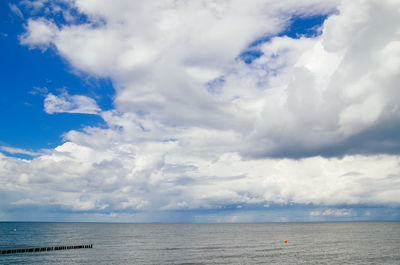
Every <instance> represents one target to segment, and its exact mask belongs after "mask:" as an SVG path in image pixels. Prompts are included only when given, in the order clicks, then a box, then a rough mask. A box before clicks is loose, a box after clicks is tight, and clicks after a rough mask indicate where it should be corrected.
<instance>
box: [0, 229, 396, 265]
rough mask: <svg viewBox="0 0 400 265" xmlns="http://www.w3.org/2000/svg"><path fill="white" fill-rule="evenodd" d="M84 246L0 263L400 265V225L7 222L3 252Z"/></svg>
mask: <svg viewBox="0 0 400 265" xmlns="http://www.w3.org/2000/svg"><path fill="white" fill-rule="evenodd" d="M285 240H287V243H285ZM83 244H93V248H82V249H69V250H58V251H46V252H33V253H16V254H3V255H2V254H0V264H96V265H99V264H182V265H183V264H400V222H332V223H325V222H323V223H256V224H253V223H251V224H119V223H118V224H116V223H25V222H0V250H3V249H16V248H31V247H52V246H68V245H83Z"/></svg>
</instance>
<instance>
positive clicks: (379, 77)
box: [0, 0, 400, 216]
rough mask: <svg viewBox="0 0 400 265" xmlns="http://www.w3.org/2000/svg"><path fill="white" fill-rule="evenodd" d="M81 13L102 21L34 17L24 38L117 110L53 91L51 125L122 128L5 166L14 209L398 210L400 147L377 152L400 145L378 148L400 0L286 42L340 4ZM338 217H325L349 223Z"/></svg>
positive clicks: (78, 136)
mask: <svg viewBox="0 0 400 265" xmlns="http://www.w3.org/2000/svg"><path fill="white" fill-rule="evenodd" d="M71 3H72V5H74V7H76V8H77V9H78V10H79V11H80V12H82V13H84V14H85V15H87V16H88V19H89V22H88V23H84V24H68V25H58V26H56V25H55V24H54V23H53V22H52V21H51V20H46V19H44V18H39V19H30V20H28V24H27V26H26V33H25V34H23V35H22V37H21V42H22V43H23V44H25V45H28V46H30V47H40V48H44V47H54V48H55V49H56V50H57V52H58V53H59V54H60V56H62V57H63V58H64V59H66V60H67V61H68V62H69V63H70V64H71V65H72V67H74V68H75V69H77V70H79V71H81V72H85V73H87V74H89V75H92V76H100V77H109V78H111V79H112V81H113V85H114V86H115V89H116V94H115V99H114V105H115V109H114V110H112V111H107V112H100V109H99V107H98V106H97V104H96V102H95V101H94V100H93V99H90V98H88V97H85V96H79V95H68V94H66V93H64V94H61V95H58V96H56V95H53V94H48V95H47V97H46V99H45V110H46V112H47V113H56V112H70V113H92V114H99V115H101V117H102V118H103V119H104V121H105V122H106V124H107V125H108V128H106V129H104V128H96V127H90V128H85V129H84V130H83V131H81V132H79V131H70V132H68V133H66V134H65V141H66V142H65V143H64V144H62V145H60V146H59V147H57V148H56V149H54V150H53V151H52V152H50V153H49V154H46V155H42V156H40V157H38V158H35V159H33V160H31V161H24V160H17V159H13V158H9V157H6V156H1V157H0V165H3V167H0V176H1V177H0V181H1V182H2V183H1V184H2V185H0V187H1V189H2V191H3V192H7V193H11V192H15V191H21V192H20V193H19V197H18V198H15V200H14V201H20V200H22V201H23V200H25V199H31V200H32V201H34V202H41V203H42V204H44V205H57V206H60V207H64V208H65V209H73V210H81V211H89V210H93V211H99V212H109V213H111V212H115V211H125V210H126V211H129V210H130V211H132V210H159V209H204V208H218V207H224V206H226V205H239V204H240V205H246V204H259V205H270V204H272V203H282V204H288V203H298V204H316V205H328V206H331V205H333V206H334V205H343V204H374V205H381V204H385V205H391V204H394V205H398V204H399V203H400V183H399V181H398V176H399V172H400V168H399V159H400V158H399V156H398V149H397V152H395V154H392V155H390V154H387V155H376V153H385V152H386V151H387V150H389V149H390V150H393V149H396V146H399V139H397V138H396V137H392V138H390V139H384V140H385V144H383V142H381V141H380V139H382V138H379V137H386V136H385V135H389V136H390V135H397V134H396V133H393V130H394V132H397V131H396V128H398V125H399V124H400V109H399V107H398V102H400V98H399V97H400V94H399V92H398V89H397V87H398V83H399V82H400V80H399V78H400V75H399V68H398V67H397V66H398V65H399V62H400V57H399V54H400V53H399V47H400V46H399V36H400V35H399V34H400V32H399V31H398V26H399V25H400V19H399V18H400V16H399V10H400V9H399V6H398V5H399V4H398V3H397V2H396V1H342V2H341V4H340V5H339V6H338V12H336V13H335V14H333V15H331V16H330V17H329V18H328V19H327V20H326V21H325V23H324V25H323V27H322V34H321V35H319V36H317V37H314V38H304V37H303V38H299V39H292V38H289V37H284V36H281V37H274V36H275V35H276V34H278V33H279V32H281V31H282V30H283V29H284V28H285V27H286V26H287V25H288V23H289V20H290V18H291V17H292V16H294V15H297V16H300V15H301V16H307V15H315V14H329V13H332V12H335V10H336V7H337V4H338V1H302V2H300V1H279V2H277V1H254V3H253V4H252V5H249V4H246V3H244V2H243V1H218V2H214V1H200V2H199V1H196V2H187V1H171V2H168V1H167V2H165V1H145V2H140V1H139V2H138V1H122V0H120V1H114V2H112V3H111V2H109V1H74V2H71ZM372 11H374V12H372ZM375 11H376V12H375ZM378 11H379V12H378ZM372 36H373V37H372ZM267 37H272V39H271V40H270V41H268V42H265V43H260V44H258V45H256V47H253V48H252V49H259V50H260V51H262V52H263V55H262V56H261V57H260V58H258V59H256V60H254V61H253V62H252V63H251V64H249V65H248V64H245V63H244V62H243V61H242V60H241V59H240V54H241V52H243V51H245V50H246V49H248V46H249V45H250V44H251V43H253V42H254V41H256V40H258V39H260V38H267ZM396 126H397V127H396ZM382 135H383V136H382ZM358 136H359V137H358ZM361 136H362V137H361ZM389 136H387V137H389ZM354 137H356V139H357V140H354V139H355V138H354ZM376 143H377V144H376ZM363 148H364V149H363ZM385 148H386V149H385ZM365 153H366V154H365ZM371 153H373V154H372V155H371ZM336 154H341V155H344V156H343V157H342V158H336V157H334V155H336ZM357 154H358V155H357ZM319 155H321V156H319ZM324 156H325V157H324ZM329 156H331V158H329ZM254 157H256V158H257V159H255V158H254ZM280 157H286V158H283V159H281V158H280ZM293 157H295V158H301V159H293ZM354 172H356V174H355V173H354ZM31 184H34V185H35V190H34V192H33V191H32V190H29V189H28V187H30V186H28V185H31ZM22 191H23V192H22ZM332 209H333V208H332ZM332 209H329V210H326V211H324V212H319V213H318V214H319V215H326V216H346V215H349V214H351V212H349V211H347V210H343V209H338V210H332ZM314 215H317V214H316V213H315V214H314Z"/></svg>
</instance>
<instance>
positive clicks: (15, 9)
mask: <svg viewBox="0 0 400 265" xmlns="http://www.w3.org/2000/svg"><path fill="white" fill-rule="evenodd" d="M8 6H9V7H10V9H11V11H12V12H14V14H16V15H17V16H18V17H19V18H24V15H23V14H22V12H21V10H20V9H19V8H18V6H16V5H14V4H11V3H9V4H8Z"/></svg>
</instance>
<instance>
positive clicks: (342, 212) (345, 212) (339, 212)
mask: <svg viewBox="0 0 400 265" xmlns="http://www.w3.org/2000/svg"><path fill="white" fill-rule="evenodd" d="M310 215H311V216H321V215H322V216H335V217H343V216H353V215H354V212H353V210H352V209H327V210H325V211H323V212H320V211H313V212H310Z"/></svg>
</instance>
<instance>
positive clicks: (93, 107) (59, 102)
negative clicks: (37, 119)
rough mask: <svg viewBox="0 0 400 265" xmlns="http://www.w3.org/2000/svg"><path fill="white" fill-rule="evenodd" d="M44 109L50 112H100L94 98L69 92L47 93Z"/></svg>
mask: <svg viewBox="0 0 400 265" xmlns="http://www.w3.org/2000/svg"><path fill="white" fill-rule="evenodd" d="M44 110H45V112H46V113H48V114H53V113H62V112H65V113H82V114H98V113H99V112H100V108H99V107H98V106H97V104H96V101H94V99H92V98H89V97H87V96H82V95H69V94H68V93H67V92H63V93H62V94H61V95H59V96H56V95H53V94H51V93H49V94H47V96H46V98H45V99H44Z"/></svg>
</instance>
